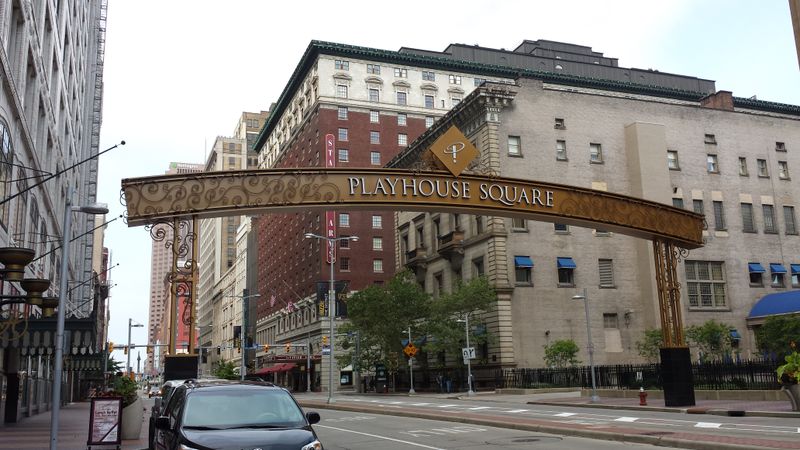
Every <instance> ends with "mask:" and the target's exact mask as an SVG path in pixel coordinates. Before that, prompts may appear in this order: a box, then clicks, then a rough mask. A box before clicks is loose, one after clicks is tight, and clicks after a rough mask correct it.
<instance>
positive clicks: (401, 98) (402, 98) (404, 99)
mask: <svg viewBox="0 0 800 450" xmlns="http://www.w3.org/2000/svg"><path fill="white" fill-rule="evenodd" d="M397 104H398V105H407V104H408V94H407V93H405V92H397Z"/></svg>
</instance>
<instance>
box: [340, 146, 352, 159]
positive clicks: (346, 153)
mask: <svg viewBox="0 0 800 450" xmlns="http://www.w3.org/2000/svg"><path fill="white" fill-rule="evenodd" d="M339 161H341V162H347V161H350V151H349V150H347V149H346V148H340V149H339Z"/></svg>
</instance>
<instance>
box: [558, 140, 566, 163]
mask: <svg viewBox="0 0 800 450" xmlns="http://www.w3.org/2000/svg"><path fill="white" fill-rule="evenodd" d="M556 160H558V161H566V160H567V141H556Z"/></svg>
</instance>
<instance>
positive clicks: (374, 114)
mask: <svg viewBox="0 0 800 450" xmlns="http://www.w3.org/2000/svg"><path fill="white" fill-rule="evenodd" d="M380 120H381V113H380V112H379V111H370V112H369V121H370V123H378V122H380Z"/></svg>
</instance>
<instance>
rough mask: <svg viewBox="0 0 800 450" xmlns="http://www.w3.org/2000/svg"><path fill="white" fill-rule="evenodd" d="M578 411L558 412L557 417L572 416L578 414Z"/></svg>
mask: <svg viewBox="0 0 800 450" xmlns="http://www.w3.org/2000/svg"><path fill="white" fill-rule="evenodd" d="M577 414H578V413H571V412H563V413H558V414H556V417H572V416H575V415H577Z"/></svg>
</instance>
